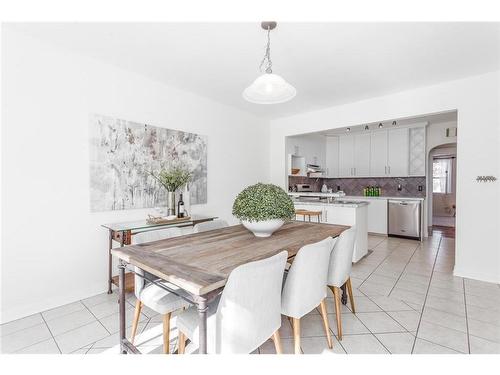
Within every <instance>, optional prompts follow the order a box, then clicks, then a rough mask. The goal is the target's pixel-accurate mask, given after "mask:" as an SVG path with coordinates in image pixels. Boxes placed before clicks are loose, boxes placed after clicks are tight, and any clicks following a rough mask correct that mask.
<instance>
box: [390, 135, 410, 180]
mask: <svg viewBox="0 0 500 375" xmlns="http://www.w3.org/2000/svg"><path fill="white" fill-rule="evenodd" d="M387 143H388V147H387V172H388V173H387V174H388V175H389V176H392V177H405V176H408V129H392V130H388V132H387Z"/></svg>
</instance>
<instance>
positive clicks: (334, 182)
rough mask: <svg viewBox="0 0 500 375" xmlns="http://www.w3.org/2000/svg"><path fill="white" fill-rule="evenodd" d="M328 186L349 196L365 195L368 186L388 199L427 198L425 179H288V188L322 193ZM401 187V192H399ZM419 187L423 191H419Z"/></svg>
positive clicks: (293, 177) (291, 177)
mask: <svg viewBox="0 0 500 375" xmlns="http://www.w3.org/2000/svg"><path fill="white" fill-rule="evenodd" d="M324 183H325V184H326V185H327V186H328V187H329V188H331V189H332V190H333V191H334V192H335V191H337V187H340V190H343V191H344V192H345V193H346V194H347V195H363V189H364V188H365V187H367V186H379V187H380V188H381V189H382V194H381V196H387V197H419V198H424V197H425V190H426V189H425V187H426V185H425V184H426V182H425V177H379V178H373V177H367V178H309V177H299V176H297V177H295V176H289V177H288V186H290V187H293V186H294V185H296V184H310V185H312V187H313V189H314V191H320V190H321V187H322V186H323V184H324ZM398 185H401V190H398ZM419 186H420V187H421V189H422V190H421V191H419Z"/></svg>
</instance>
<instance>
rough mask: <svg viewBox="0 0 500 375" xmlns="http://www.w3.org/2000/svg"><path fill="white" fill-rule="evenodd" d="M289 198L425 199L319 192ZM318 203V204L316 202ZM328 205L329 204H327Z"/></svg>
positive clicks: (290, 194) (294, 194) (290, 193)
mask: <svg viewBox="0 0 500 375" xmlns="http://www.w3.org/2000/svg"><path fill="white" fill-rule="evenodd" d="M288 195H289V196H291V197H299V196H300V197H322V198H335V199H338V200H344V201H345V200H349V199H356V200H357V199H367V200H370V199H398V200H418V201H423V200H424V199H425V198H422V197H394V196H380V197H365V196H363V195H339V193H321V192H308V191H304V192H295V191H294V192H289V193H288ZM316 203H320V202H316ZM329 204H330V203H329Z"/></svg>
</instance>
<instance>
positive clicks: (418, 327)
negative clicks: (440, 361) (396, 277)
mask: <svg viewBox="0 0 500 375" xmlns="http://www.w3.org/2000/svg"><path fill="white" fill-rule="evenodd" d="M441 241H442V237H441V238H440V239H439V245H438V250H437V252H436V257H435V258H434V265H433V266H432V272H431V277H430V278H429V285H428V286H427V292H426V293H425V298H424V302H423V304H422V311H421V312H420V318H419V320H418V325H417V331H416V333H415V340H414V341H413V346H412V348H411V353H412V354H413V351H414V350H415V344H416V343H417V338H418V330H419V329H420V324H421V323H422V316H423V315H424V310H425V303H426V302H427V296H428V295H429V289H430V287H431V282H432V274H433V273H434V267H436V260H437V258H438V256H439V251H440V250H441Z"/></svg>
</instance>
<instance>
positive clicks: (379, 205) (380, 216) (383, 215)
mask: <svg viewBox="0 0 500 375" xmlns="http://www.w3.org/2000/svg"><path fill="white" fill-rule="evenodd" d="M347 199H348V200H350V201H354V202H363V201H364V202H369V203H370V204H369V205H368V232H370V233H377V234H384V235H387V199H383V198H376V199H375V198H370V197H366V198H347Z"/></svg>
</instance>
